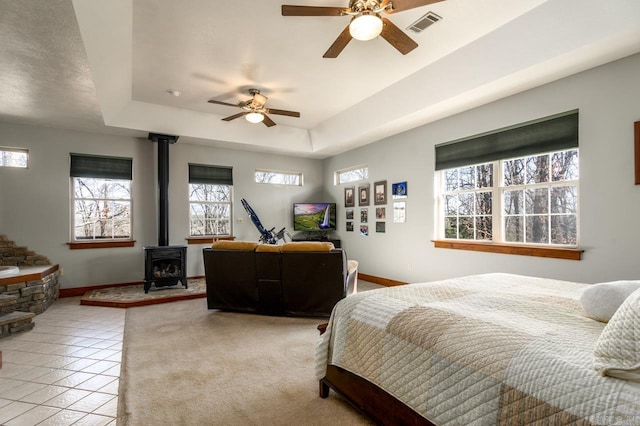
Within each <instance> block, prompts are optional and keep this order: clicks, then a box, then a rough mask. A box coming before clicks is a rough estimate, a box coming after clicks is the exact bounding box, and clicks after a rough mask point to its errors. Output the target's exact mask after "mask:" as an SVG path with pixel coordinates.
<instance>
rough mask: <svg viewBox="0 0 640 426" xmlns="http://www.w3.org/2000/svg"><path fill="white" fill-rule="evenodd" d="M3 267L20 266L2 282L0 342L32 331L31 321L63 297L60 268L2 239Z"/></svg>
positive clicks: (1, 259)
mask: <svg viewBox="0 0 640 426" xmlns="http://www.w3.org/2000/svg"><path fill="white" fill-rule="evenodd" d="M0 266H18V267H19V268H20V271H19V272H18V273H17V274H14V275H8V276H5V277H1V278H0V339H1V338H3V337H7V336H9V335H11V334H14V333H18V332H21V331H28V330H31V329H32V328H33V326H34V324H33V323H32V322H31V319H32V318H33V317H34V316H35V315H36V314H41V313H42V312H44V311H45V310H46V309H47V308H48V307H49V306H51V304H52V303H53V302H55V301H56V300H57V299H58V295H59V294H60V283H59V280H58V277H59V276H60V271H59V268H58V265H51V262H50V261H49V259H47V258H46V257H45V256H41V255H39V254H37V253H35V252H33V251H30V250H29V249H28V248H27V247H19V246H17V245H16V244H15V243H14V242H13V241H10V240H8V239H7V237H6V236H5V235H0Z"/></svg>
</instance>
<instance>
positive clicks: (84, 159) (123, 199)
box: [71, 154, 132, 242]
mask: <svg viewBox="0 0 640 426" xmlns="http://www.w3.org/2000/svg"><path fill="white" fill-rule="evenodd" d="M131 179H132V161H131V159H130V158H119V157H100V156H92V155H83V154H71V186H72V193H73V201H72V202H73V219H72V221H73V226H72V229H73V236H72V240H73V241H76V242H80V241H85V242H86V241H96V240H100V241H106V240H130V239H131V238H132V232H131V231H132V226H131V225H132V224H131V218H132V212H131V207H132V200H131Z"/></svg>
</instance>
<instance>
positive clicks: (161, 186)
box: [149, 133, 178, 246]
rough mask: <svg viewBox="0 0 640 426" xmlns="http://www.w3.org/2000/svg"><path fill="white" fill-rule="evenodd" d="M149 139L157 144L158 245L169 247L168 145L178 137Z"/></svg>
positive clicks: (152, 134) (153, 135)
mask: <svg viewBox="0 0 640 426" xmlns="http://www.w3.org/2000/svg"><path fill="white" fill-rule="evenodd" d="M149 139H150V140H152V141H153V142H156V143H157V144H158V245H159V246H168V245H169V145H170V144H172V143H176V142H177V141H178V136H171V135H161V134H158V133H149Z"/></svg>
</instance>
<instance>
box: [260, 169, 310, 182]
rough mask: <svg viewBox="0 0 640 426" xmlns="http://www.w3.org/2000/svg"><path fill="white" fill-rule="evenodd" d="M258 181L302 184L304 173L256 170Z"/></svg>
mask: <svg viewBox="0 0 640 426" xmlns="http://www.w3.org/2000/svg"><path fill="white" fill-rule="evenodd" d="M255 176H256V183H271V184H277V185H294V186H302V173H296V172H278V171H275V170H256V175H255Z"/></svg>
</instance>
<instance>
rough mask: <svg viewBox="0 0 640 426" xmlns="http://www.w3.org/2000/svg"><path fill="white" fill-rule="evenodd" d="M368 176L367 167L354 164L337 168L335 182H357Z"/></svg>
mask: <svg viewBox="0 0 640 426" xmlns="http://www.w3.org/2000/svg"><path fill="white" fill-rule="evenodd" d="M368 178H369V167H367V166H356V167H351V168H348V169H344V170H338V171H337V172H336V174H335V184H336V185H339V184H341V183H349V182H357V181H360V180H365V179H368Z"/></svg>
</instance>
